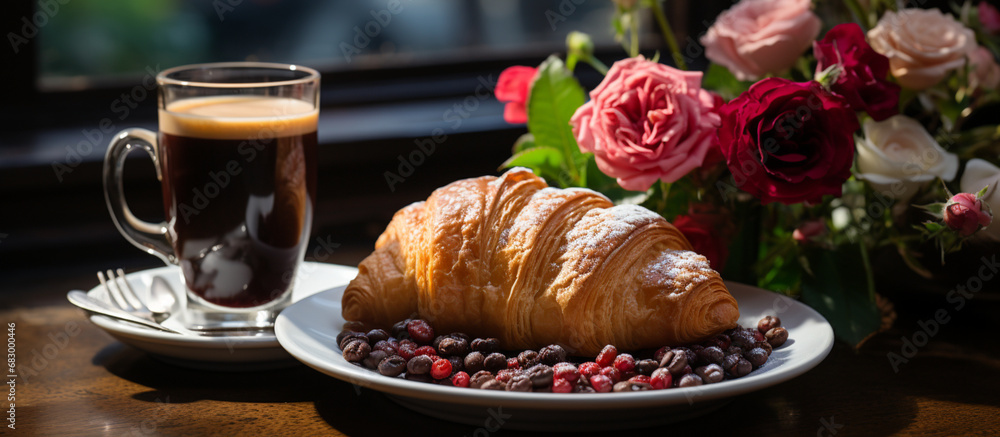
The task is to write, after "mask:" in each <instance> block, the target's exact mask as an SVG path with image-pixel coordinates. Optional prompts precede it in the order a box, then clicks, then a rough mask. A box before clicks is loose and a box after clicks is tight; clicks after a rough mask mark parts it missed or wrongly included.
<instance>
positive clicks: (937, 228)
mask: <svg viewBox="0 0 1000 437" xmlns="http://www.w3.org/2000/svg"><path fill="white" fill-rule="evenodd" d="M924 227H925V228H927V230H928V231H931V233H934V232H941V230H943V229H944V225H942V224H941V223H938V222H924Z"/></svg>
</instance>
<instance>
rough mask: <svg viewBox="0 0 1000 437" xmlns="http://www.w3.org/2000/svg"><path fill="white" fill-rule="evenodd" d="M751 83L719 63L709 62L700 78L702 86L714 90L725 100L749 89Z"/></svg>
mask: <svg viewBox="0 0 1000 437" xmlns="http://www.w3.org/2000/svg"><path fill="white" fill-rule="evenodd" d="M751 83H752V82H744V81H741V80H739V79H737V78H736V76H734V75H733V73H732V72H730V71H729V69H727V68H726V67H723V66H721V65H719V64H710V65H709V66H708V70H707V71H705V75H704V76H703V77H702V79H701V87H702V88H704V89H707V90H715V92H717V93H719V95H721V96H722V98H724V99H726V101H729V100H732V99H733V98H735V97H736V96H738V95H740V94H743V92H744V91H746V90H748V89H750V84H751Z"/></svg>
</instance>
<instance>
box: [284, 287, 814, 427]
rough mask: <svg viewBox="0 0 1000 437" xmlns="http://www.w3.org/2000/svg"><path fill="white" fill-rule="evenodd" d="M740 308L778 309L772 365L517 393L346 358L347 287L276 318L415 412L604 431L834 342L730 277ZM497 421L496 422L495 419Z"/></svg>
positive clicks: (660, 416)
mask: <svg viewBox="0 0 1000 437" xmlns="http://www.w3.org/2000/svg"><path fill="white" fill-rule="evenodd" d="M726 285H727V286H728V287H729V291H730V292H731V293H732V294H733V296H734V297H735V298H736V300H737V301H738V302H739V306H740V325H741V326H756V325H757V321H758V320H760V319H761V317H763V316H765V315H777V316H779V317H780V318H781V323H782V326H784V327H785V328H786V329H788V333H789V340H788V342H787V343H785V345H784V346H782V347H781V348H779V349H776V350H774V352H773V353H772V354H771V357H770V358H769V359H768V360H767V363H766V364H765V365H764V366H762V367H760V368H759V369H757V370H755V371H753V373H751V374H749V375H747V376H745V377H743V378H740V379H736V380H731V381H724V382H721V383H718V384H711V385H704V386H700V387H691V388H674V389H669V390H655V391H645V392H632V393H595V394H572V393H517V392H504V391H492V390H475V389H468V388H457V387H446V386H441V385H434V384H427V383H420V382H414V381H407V380H405V379H402V378H389V377H385V376H382V375H379V374H378V373H376V372H373V371H371V370H367V369H364V368H362V367H358V366H355V365H353V364H350V363H348V362H347V361H346V360H344V358H343V357H342V356H341V353H340V351H339V350H338V349H337V346H336V336H337V334H338V333H340V331H341V328H342V327H343V325H344V319H343V318H342V317H341V313H340V300H341V296H342V295H343V290H344V287H338V288H336V289H332V290H328V291H325V292H322V293H318V294H315V295H313V296H310V297H308V298H306V299H303V300H302V301H300V302H298V303H296V304H293V305H292V306H290V307H289V308H287V309H285V311H283V312H282V313H281V314H280V315H279V316H278V320H277V321H276V322H275V334H276V335H277V337H278V342H280V343H281V345H282V346H284V347H285V349H286V350H287V351H288V352H289V353H290V354H292V356H294V357H295V358H297V359H299V360H300V361H302V362H303V363H306V364H307V365H309V366H310V367H313V368H315V369H316V370H319V371H320V372H323V373H325V374H327V375H330V376H333V377H335V378H338V379H341V380H344V381H347V382H350V383H352V384H357V385H359V386H362V387H367V388H371V389H374V390H378V391H381V392H383V393H385V394H386V395H388V396H389V397H390V398H391V399H392V400H393V401H395V402H397V403H399V404H401V405H403V406H405V407H407V408H410V409H413V410H415V411H418V412H421V413H424V414H427V415H430V416H434V417H438V418H441V419H445V420H451V421H455V422H461V423H466V424H470V425H475V426H483V427H485V428H486V429H487V430H488V429H490V428H489V427H490V426H491V423H492V424H493V425H492V426H496V424H497V423H498V420H503V421H504V423H503V428H504V429H527V430H562V431H571V430H590V431H593V430H599V429H610V428H622V427H623V426H631V427H646V426H653V425H657V424H662V423H669V422H676V421H680V420H685V419H688V418H692V417H695V416H699V415H702V414H705V413H708V412H710V411H713V410H715V409H717V408H719V407H720V406H722V405H724V404H725V403H726V402H727V401H729V400H731V399H732V398H733V397H734V396H737V395H740V394H743V393H747V392H751V391H754V390H760V389H762V388H765V387H769V386H772V385H775V384H778V383H781V382H784V381H787V380H789V379H792V378H794V377H796V376H799V375H801V374H803V373H805V372H806V371H808V370H809V369H811V368H813V367H815V366H816V365H817V364H819V363H820V362H821V361H823V358H825V357H826V355H827V354H828V353H829V352H830V349H831V348H832V347H833V328H831V327H830V324H829V323H827V321H826V319H824V318H823V316H821V315H820V314H819V313H817V312H816V311H814V310H813V309H812V308H809V307H808V306H806V305H803V304H801V303H799V302H798V301H795V300H794V299H790V298H788V297H785V296H782V295H778V294H775V293H771V292H769V291H765V290H761V289H759V288H755V287H750V286H747V285H743V284H736V283H727V284H726ZM491 420H492V422H491Z"/></svg>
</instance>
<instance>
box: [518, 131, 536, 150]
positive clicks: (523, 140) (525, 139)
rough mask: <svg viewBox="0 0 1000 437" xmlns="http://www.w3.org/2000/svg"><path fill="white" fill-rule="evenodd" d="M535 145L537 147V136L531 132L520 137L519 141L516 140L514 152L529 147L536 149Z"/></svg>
mask: <svg viewBox="0 0 1000 437" xmlns="http://www.w3.org/2000/svg"><path fill="white" fill-rule="evenodd" d="M535 147H537V146H536V144H535V136H534V135H532V134H530V133H528V134H524V135H521V136H520V137H518V138H517V141H515V142H514V154H517V153H520V152H523V151H525V150H528V149H534V148H535Z"/></svg>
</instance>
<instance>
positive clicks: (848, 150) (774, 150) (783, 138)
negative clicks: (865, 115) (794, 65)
mask: <svg viewBox="0 0 1000 437" xmlns="http://www.w3.org/2000/svg"><path fill="white" fill-rule="evenodd" d="M719 115H721V116H722V126H721V127H720V128H719V130H718V133H717V135H716V141H717V144H719V146H720V147H721V150H722V154H723V156H725V157H726V165H727V166H728V167H729V171H731V172H732V173H733V178H734V179H735V181H736V184H737V186H738V187H739V188H741V189H742V190H744V191H746V192H748V193H750V194H752V195H754V196H756V197H758V198H760V200H761V202H763V203H770V202H781V203H784V204H793V203H799V202H810V203H819V202H820V201H821V200H822V198H823V196H824V195H826V194H830V195H834V196H840V194H841V186H842V185H843V183H844V181H846V180H847V179H848V178H849V177H850V176H851V163H852V162H853V161H854V131H855V130H857V129H858V117H857V115H855V113H854V111H852V110H851V108H850V107H848V105H847V103H846V102H845V101H844V99H842V98H840V97H838V96H835V95H833V94H830V93H828V92H826V90H824V89H823V86H822V85H820V84H819V83H818V82H815V81H810V82H806V83H797V82H791V81H789V80H786V79H780V78H768V79H764V80H762V81H760V82H757V83H755V84H753V85H752V86H750V89H749V90H747V92H745V93H743V94H741V95H740V96H739V97H737V98H735V99H733V100H731V101H730V102H729V103H726V104H725V105H724V106H723V107H722V108H721V109H720V110H719Z"/></svg>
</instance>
